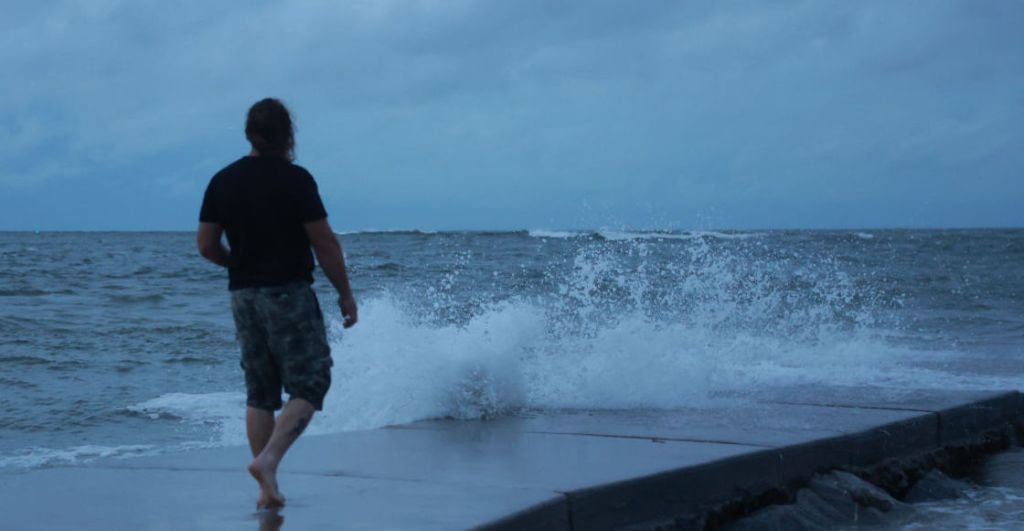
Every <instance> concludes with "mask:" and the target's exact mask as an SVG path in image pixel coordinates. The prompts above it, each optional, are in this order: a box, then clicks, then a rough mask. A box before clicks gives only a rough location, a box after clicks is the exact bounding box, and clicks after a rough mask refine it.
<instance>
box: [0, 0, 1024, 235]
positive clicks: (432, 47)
mask: <svg viewBox="0 0 1024 531" xmlns="http://www.w3.org/2000/svg"><path fill="white" fill-rule="evenodd" d="M10 4H11V7H10V10H9V13H11V14H10V15H9V16H8V17H7V19H6V20H7V22H6V23H0V24H6V27H4V28H3V32H2V34H0V67H2V68H4V71H5V72H6V73H7V74H6V75H5V98H6V101H7V104H6V105H5V106H4V107H3V108H2V110H0V144H2V145H0V187H2V188H4V189H5V190H9V191H10V192H11V193H9V194H6V195H7V196H8V199H7V201H10V202H13V201H20V202H24V201H30V202H31V201H41V199H33V198H36V197H39V198H44V197H47V196H52V195H55V194H61V193H64V192H63V191H62V190H67V189H71V188H75V189H76V190H78V189H79V188H83V189H85V190H88V189H89V188H90V186H86V185H88V184H91V185H92V188H95V189H97V190H99V189H103V190H107V191H106V192H104V194H105V195H102V196H101V195H97V197H95V198H93V199H92V200H94V201H97V202H103V201H110V202H112V204H114V203H117V202H118V201H121V202H124V201H128V200H129V198H128V197H127V196H126V197H124V198H120V199H118V197H120V196H119V195H118V194H127V193H128V192H121V191H119V190H131V189H134V188H133V187H135V186H137V185H138V182H139V181H140V180H141V181H143V182H145V183H148V185H149V186H151V187H155V188H157V189H159V190H162V191H163V192H165V193H163V194H161V193H154V197H156V198H162V199H161V200H160V201H161V202H160V204H157V205H152V208H149V209H147V210H146V211H147V212H148V213H149V215H150V216H152V217H150V218H144V219H126V220H119V219H117V218H116V217H110V218H109V219H108V218H104V217H103V216H99V218H97V215H98V214H97V213H96V212H95V211H92V210H90V211H88V213H87V217H88V219H83V218H85V217H86V213H85V211H83V212H81V213H78V214H77V215H76V214H75V212H74V208H75V207H74V205H75V202H73V201H69V202H68V205H69V209H68V210H69V213H68V214H67V215H66V216H65V217H59V218H57V219H56V220H50V221H49V222H51V223H53V224H55V225H60V226H62V227H66V228H71V226H74V225H76V224H81V223H86V224H89V223H92V224H94V225H96V226H103V227H107V226H114V227H119V228H129V229H130V228H145V227H149V226H161V227H164V226H178V227H181V228H187V227H189V226H190V224H191V223H192V222H193V219H192V218H193V217H194V212H193V210H194V205H192V204H191V203H192V202H195V201H197V200H198V195H199V194H201V192H202V187H203V186H204V185H205V182H206V180H207V179H208V178H209V176H210V175H211V174H212V173H213V172H214V171H216V170H217V169H218V168H219V167H220V166H222V165H224V164H226V163H227V162H229V161H230V160H231V159H232V157H235V156H238V155H240V154H241V153H243V152H244V150H245V148H246V146H245V144H244V139H243V137H242V135H241V121H242V118H243V117H244V112H245V109H246V107H247V106H248V105H249V104H250V103H251V102H252V101H255V100H256V99H258V98H260V97H263V96H266V95H277V96H280V97H283V98H284V99H285V100H286V101H287V102H288V103H289V104H290V105H291V107H292V109H293V111H294V112H295V114H296V117H297V121H298V125H299V138H298V140H299V156H300V162H301V163H303V164H304V165H306V166H307V167H309V168H310V169H311V170H312V171H313V172H314V174H315V175H317V177H318V179H319V180H320V182H321V190H322V191H323V192H324V195H325V199H326V200H327V203H328V207H329V209H331V210H332V211H338V212H345V213H346V214H347V216H346V217H345V223H346V224H347V225H348V226H350V228H359V227H360V226H374V227H381V228H386V227H389V226H419V227H423V228H446V227H447V228H456V227H458V228H508V227H523V226H532V225H534V224H535V220H536V218H537V217H541V218H544V221H543V224H546V225H558V226H570V225H578V224H595V223H597V224H600V223H602V219H601V218H602V217H603V218H606V219H613V218H614V219H615V220H619V221H621V222H622V223H624V224H630V225H634V226H643V225H650V224H655V223H669V224H679V225H690V224H693V223H698V222H699V223H711V224H722V225H734V226H760V227H771V226H792V225H796V226H822V225H830V226H831V225H856V226H872V225H876V224H877V223H887V224H903V225H934V224H942V223H944V220H946V219H949V216H948V215H947V214H948V209H949V205H955V207H956V208H957V209H959V210H958V215H957V216H956V219H957V220H958V223H965V224H972V223H985V224H990V223H993V222H995V223H998V224H1014V225H1019V224H1021V223H1022V222H1024V214H1019V213H1014V212H1013V209H1008V208H1003V207H1002V206H999V205H1002V204H1003V202H1002V201H1003V198H1005V197H1007V196H1010V195H1016V196H1020V193H1021V192H1022V191H1024V190H1022V188H1024V185H1022V184H1021V180H1020V179H1019V178H1018V177H1019V175H1020V171H1021V167H1022V163H1024V149H1021V148H1022V147H1024V146H1021V140H1020V139H1021V138H1024V135H1022V133H1024V126H1022V125H1021V124H1022V123H1024V121H1022V120H1021V116H1022V110H1024V107H1022V105H1024V100H1022V97H1021V96H1020V94H1021V90H1020V89H1021V88H1022V84H1024V62H1022V61H1020V57H1021V52H1022V51H1024V43H1022V41H1021V39H1019V38H1018V37H1017V28H1016V27H1015V25H1014V21H1015V20H1020V19H1021V18H1020V16H1021V15H1024V7H1022V6H1021V5H1020V4H1018V3H1011V2H991V3H978V2H970V1H966V0H964V1H951V0H950V1H938V2H932V3H929V5H928V6H927V9H924V8H921V7H920V6H913V5H909V4H903V3H895V2H883V1H868V2H856V3H849V2H819V1H810V0H789V1H783V2H772V3H763V2H737V3H728V4H723V3H681V2H662V1H652V2H644V3H641V4H631V3H623V2H611V1H595V2H587V3H586V4H583V3H551V2H541V1H521V2H482V1H468V0H454V1H447V2H434V1H365V2H328V1H310V2H290V3H283V2H269V1H265V2H244V3H243V2H224V3H214V4H209V3H201V2H183V3H175V4H174V5H170V4H161V3H155V2H134V1H132V2H129V1H107V2H89V3H80V2H54V3H46V4H36V3H30V2H11V3H10ZM8 80H9V81H8ZM72 182H74V183H76V185H75V186H74V187H69V186H67V183H72ZM79 193H81V192H79ZM85 193H88V192H85ZM190 194H191V195H190ZM15 196H17V197H15ZM136 196H137V194H136ZM964 197H970V198H971V202H970V203H969V204H964V203H963V201H962V199H963V198H964ZM2 201H3V200H0V207H2V206H4V205H3V204H2ZM584 203H586V204H587V205H590V206H587V207H584V206H583V205H584ZM593 205H603V206H602V207H600V208H598V209H596V210H600V211H601V212H600V213H598V214H595V213H594V212H595V207H594V206H593ZM822 205H831V207H829V208H825V209H824V211H823V208H822ZM879 205H886V207H885V208H886V209H888V210H884V211H881V210H879ZM782 210H788V211H789V212H790V213H792V212H806V214H802V215H799V216H796V217H795V218H794V217H793V216H791V215H789V214H787V215H785V216H783V215H781V214H780V212H781V211H782ZM499 211H500V212H501V213H502V214H501V215H500V216H497V215H496V214H495V215H493V216H489V215H488V212H491V213H496V212H499ZM517 212H518V213H519V214H517ZM901 212H902V214H901ZM992 212H1003V213H1004V214H1000V215H999V216H997V217H996V218H993V217H992ZM19 216H20V217H18V218H14V217H12V215H11V214H7V215H3V214H0V227H14V226H24V225H25V224H29V225H32V224H38V221H33V220H25V219H22V218H23V217H24V216H31V214H24V213H23V214H19ZM531 216H532V217H531ZM701 220H704V221H701ZM972 220H976V221H972Z"/></svg>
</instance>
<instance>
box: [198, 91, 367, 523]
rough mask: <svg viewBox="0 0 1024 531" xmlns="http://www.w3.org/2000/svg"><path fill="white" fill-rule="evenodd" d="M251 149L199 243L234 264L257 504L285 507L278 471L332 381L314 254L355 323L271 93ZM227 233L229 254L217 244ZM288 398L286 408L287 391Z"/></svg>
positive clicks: (335, 251) (230, 174)
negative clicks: (314, 287) (283, 401)
mask: <svg viewBox="0 0 1024 531" xmlns="http://www.w3.org/2000/svg"><path fill="white" fill-rule="evenodd" d="M245 136H246V138H247V139H248V140H249V142H250V144H252V151H251V152H250V153H249V154H248V155H247V156H245V157H242V158H241V159H239V160H237V161H235V162H233V163H232V164H230V165H228V166H227V167H226V168H224V169H223V170H221V171H220V172H218V173H217V174H216V175H214V176H213V179H211V180H210V184H209V186H208V187H207V189H206V194H205V195H204V197H203V204H202V208H201V209H200V213H199V231H198V234H197V243H198V246H199V253H200V254H201V255H202V256H203V257H205V258H206V259H207V260H209V261H211V262H213V263H214V264H217V265H219V266H221V267H226V268H227V269H228V278H229V283H228V289H229V290H230V292H231V310H232V313H233V315H234V319H235V326H236V328H237V330H238V340H239V343H240V344H241V348H242V362H241V365H242V369H243V370H244V372H245V386H246V390H247V399H246V405H247V406H248V407H247V409H246V415H245V421H246V433H247V435H248V437H249V447H250V449H251V450H252V455H253V461H252V463H251V464H249V473H251V474H252V476H253V477H254V478H255V479H256V481H257V482H258V483H259V485H260V494H259V498H258V499H257V502H256V504H257V507H260V508H269V507H280V506H283V505H284V503H285V498H284V496H283V495H282V494H281V492H280V491H279V490H278V486H277V467H278V465H279V464H280V462H281V458H282V457H284V454H285V452H287V451H288V448H289V447H290V446H291V445H292V443H293V442H295V440H296V439H298V437H299V435H301V434H302V432H303V430H304V429H305V428H306V426H307V425H308V424H309V421H310V420H311V419H312V418H313V413H314V411H319V410H320V409H321V408H322V407H323V400H324V396H325V395H326V394H327V389H328V388H329V387H330V385H331V366H332V365H333V362H332V360H331V352H330V347H329V345H328V344H327V334H326V330H325V327H324V320H323V314H322V313H321V312H320V305H319V303H318V301H317V299H316V294H315V293H314V292H313V290H312V289H311V288H310V284H312V283H313V253H311V252H310V247H311V246H312V250H313V252H315V253H316V258H317V261H319V263H320V266H321V267H322V268H323V272H324V275H325V276H326V277H327V278H328V280H330V282H331V284H333V285H334V287H335V289H337V291H338V295H339V296H338V305H339V306H340V308H341V314H342V317H343V318H344V327H345V328H349V327H351V326H352V325H354V324H355V323H356V320H357V310H356V302H355V299H354V298H353V296H352V289H351V287H349V283H348V274H347V272H346V269H345V259H344V257H343V255H342V252H341V246H340V245H339V243H338V239H337V238H336V237H335V235H334V231H333V230H331V226H330V225H329V224H328V223H327V212H326V211H325V210H324V206H323V203H322V202H321V200H320V195H319V192H318V191H317V185H316V181H315V180H314V179H313V176H312V175H310V174H309V172H308V171H306V170H305V169H304V168H302V167H301V166H298V165H295V164H293V163H292V160H293V159H294V149H295V139H294V138H295V135H294V128H293V127H292V120H291V116H290V115H289V113H288V109H287V108H285V106H284V104H282V103H281V102H280V101H278V100H276V99H271V98H267V99H264V100H261V101H259V102H256V104H254V105H253V106H252V107H251V108H250V109H249V114H248V117H247V120H246V124H245ZM222 232H227V239H228V244H229V246H230V248H231V250H230V251H228V250H227V249H225V248H224V246H223V245H222V244H221V234H222ZM282 387H283V388H284V390H285V391H287V392H288V394H289V400H288V403H287V404H285V405H284V409H283V410H282V411H281V414H280V415H279V416H278V417H277V419H276V420H275V419H274V412H275V411H277V410H278V409H281V407H282V404H281V388H282Z"/></svg>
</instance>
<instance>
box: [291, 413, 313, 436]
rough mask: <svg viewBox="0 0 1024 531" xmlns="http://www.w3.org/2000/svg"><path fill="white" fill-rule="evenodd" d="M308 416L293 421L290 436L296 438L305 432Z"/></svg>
mask: <svg viewBox="0 0 1024 531" xmlns="http://www.w3.org/2000/svg"><path fill="white" fill-rule="evenodd" d="M309 419H310V417H309V415H307V416H305V417H299V420H297V421H295V427H294V428H292V436H293V437H298V436H299V435H302V432H303V431H306V425H307V424H309Z"/></svg>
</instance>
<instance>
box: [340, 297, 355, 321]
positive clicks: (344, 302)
mask: <svg viewBox="0 0 1024 531" xmlns="http://www.w3.org/2000/svg"><path fill="white" fill-rule="evenodd" d="M338 306H339V307H340V308H341V316H342V317H344V318H345V320H344V322H343V323H342V326H344V327H345V328H352V326H353V325H355V324H356V322H357V321H358V320H359V309H358V308H356V299H355V297H353V296H352V295H349V296H347V297H346V296H340V297H338Z"/></svg>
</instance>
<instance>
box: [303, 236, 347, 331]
mask: <svg viewBox="0 0 1024 531" xmlns="http://www.w3.org/2000/svg"><path fill="white" fill-rule="evenodd" d="M305 227H306V236H308V237H309V243H310V244H311V245H312V246H313V252H314V253H316V260H317V261H318V262H320V267H321V268H322V269H323V270H324V275H326V276H327V280H330V281H331V284H332V285H333V286H334V289H336V290H338V306H340V307H341V315H342V316H343V317H344V318H345V322H344V326H345V328H349V327H351V326H352V325H354V324H356V321H357V320H358V310H357V308H356V299H355V297H353V296H352V287H351V286H349V284H348V271H347V270H346V268H345V256H344V255H343V254H342V252H341V244H340V243H338V237H337V236H335V235H334V231H333V230H331V225H330V224H329V223H327V218H323V219H320V220H318V221H311V222H309V223H306V224H305Z"/></svg>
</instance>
